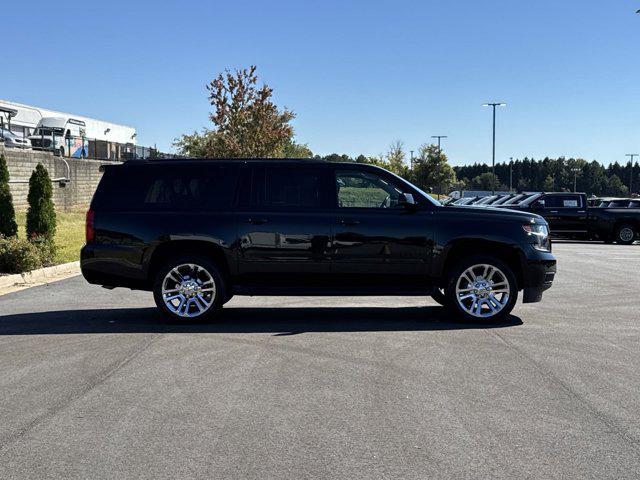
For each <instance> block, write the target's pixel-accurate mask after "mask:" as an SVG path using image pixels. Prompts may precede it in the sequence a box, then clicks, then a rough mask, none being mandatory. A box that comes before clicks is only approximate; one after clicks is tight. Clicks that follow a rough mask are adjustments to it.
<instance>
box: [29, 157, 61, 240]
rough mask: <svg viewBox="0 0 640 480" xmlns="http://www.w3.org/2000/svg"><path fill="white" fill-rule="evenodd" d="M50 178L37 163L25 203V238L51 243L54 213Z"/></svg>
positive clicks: (54, 228)
mask: <svg viewBox="0 0 640 480" xmlns="http://www.w3.org/2000/svg"><path fill="white" fill-rule="evenodd" d="M52 195H53V188H52V186H51V178H49V173H48V172H47V169H46V168H44V166H43V165H42V164H41V163H39V164H38V165H37V166H36V169H35V170H34V171H33V173H32V174H31V178H30V179H29V194H28V195H27V202H28V203H29V208H28V210H27V238H29V239H33V238H36V237H44V238H46V239H47V240H49V241H51V242H53V237H54V235H55V233H56V211H55V208H54V205H53V200H52V198H51V197H52Z"/></svg>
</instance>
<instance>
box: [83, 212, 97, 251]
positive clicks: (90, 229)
mask: <svg viewBox="0 0 640 480" xmlns="http://www.w3.org/2000/svg"><path fill="white" fill-rule="evenodd" d="M95 216H96V212H94V211H93V210H91V209H89V211H88V212H87V221H86V222H85V224H84V226H85V227H84V232H85V239H86V241H87V243H88V244H89V243H92V242H93V240H94V239H95V238H96V230H95V228H94V221H95Z"/></svg>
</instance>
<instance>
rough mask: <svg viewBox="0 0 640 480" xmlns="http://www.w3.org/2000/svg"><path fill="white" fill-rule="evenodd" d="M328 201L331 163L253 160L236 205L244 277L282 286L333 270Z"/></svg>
mask: <svg viewBox="0 0 640 480" xmlns="http://www.w3.org/2000/svg"><path fill="white" fill-rule="evenodd" d="M329 205H330V202H329V169H328V168H326V166H323V165H300V164H299V163H290V164H276V163H274V164H273V165H265V164H260V163H256V164H251V162H249V164H248V165H247V167H246V168H245V169H244V172H243V175H242V180H241V186H240V190H239V195H238V200H237V208H236V215H237V224H238V239H239V245H238V251H239V255H238V270H239V274H240V277H241V278H240V281H241V282H242V283H246V284H253V283H257V284H265V283H266V284H269V285H271V286H277V285H278V284H280V285H282V284H296V283H299V282H304V281H308V280H310V279H311V277H314V276H315V277H317V276H319V275H320V276H322V275H323V274H328V273H329V270H330V257H329V253H330V252H329V242H330V237H331V222H332V211H331V210H330V208H329Z"/></svg>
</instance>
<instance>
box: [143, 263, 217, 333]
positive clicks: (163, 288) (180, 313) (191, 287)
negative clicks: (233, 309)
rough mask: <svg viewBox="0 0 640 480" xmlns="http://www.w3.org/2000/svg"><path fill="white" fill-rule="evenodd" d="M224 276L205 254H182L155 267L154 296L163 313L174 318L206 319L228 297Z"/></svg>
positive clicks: (178, 319)
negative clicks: (158, 267) (203, 255)
mask: <svg viewBox="0 0 640 480" xmlns="http://www.w3.org/2000/svg"><path fill="white" fill-rule="evenodd" d="M227 297H228V296H227V289H226V285H225V282H224V278H223V276H222V275H221V274H220V271H219V270H218V268H217V267H216V265H215V264H214V263H213V262H212V261H211V260H210V259H208V258H207V257H200V256H192V255H189V256H181V257H175V258H173V259H170V260H168V261H166V262H165V263H164V264H163V265H162V267H160V269H159V270H158V272H157V274H156V277H155V282H154V285H153V298H154V300H155V302H156V306H157V307H158V309H159V310H160V311H161V312H162V314H163V315H164V316H165V317H166V318H167V319H170V320H174V321H180V322H185V321H207V320H210V319H211V318H213V317H214V316H215V314H216V313H218V311H219V310H220V309H221V308H222V305H223V304H224V303H225V299H227Z"/></svg>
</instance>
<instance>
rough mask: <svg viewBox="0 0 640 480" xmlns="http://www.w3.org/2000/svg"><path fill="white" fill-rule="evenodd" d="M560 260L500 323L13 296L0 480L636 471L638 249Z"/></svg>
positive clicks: (238, 303)
mask: <svg viewBox="0 0 640 480" xmlns="http://www.w3.org/2000/svg"><path fill="white" fill-rule="evenodd" d="M555 253H556V255H557V257H558V261H559V274H558V276H557V280H556V284H555V285H554V287H553V288H552V289H551V290H550V291H548V292H547V293H546V296H545V298H544V300H543V302H542V303H539V304H529V305H522V304H521V303H519V304H518V306H517V307H516V309H515V310H514V315H513V316H512V317H511V318H510V319H509V320H508V321H507V322H505V323H503V324H500V325H494V326H483V325H479V326H478V325H475V326H474V325H472V324H464V323H457V322H454V321H452V320H451V319H449V318H448V316H447V315H446V314H445V313H444V312H443V311H442V309H441V308H439V307H437V306H436V304H435V303H433V302H432V301H431V300H429V299H423V298H415V297H386V298H369V297H363V298H347V297H345V298H293V297H292V298H267V297H262V298H244V297H238V298H235V299H233V300H232V301H231V302H230V303H229V304H228V305H227V306H226V307H225V310H224V313H223V314H222V315H221V317H220V318H219V320H218V321H217V322H216V323H212V324H208V325H169V324H166V323H163V322H162V321H161V320H160V319H159V317H158V314H157V313H156V311H155V308H154V307H153V301H152V299H151V296H150V295H149V294H147V293H144V292H130V291H128V290H124V289H116V290H112V291H108V290H104V289H101V288H99V287H96V286H90V285H88V284H86V283H85V282H84V281H83V280H82V278H80V277H76V278H72V279H69V280H64V281H60V282H57V283H54V284H51V285H48V286H43V287H35V288H32V289H28V290H23V291H21V292H16V293H12V294H9V295H6V296H3V297H0V405H1V406H2V408H1V409H0V478H3V479H9V478H154V479H157V478H255V479H265V478H279V479H281V478H290V479H305V478H314V479H318V478H337V479H356V478H376V479H379V478H389V479H398V478H411V479H414V478H415V479H425V478H430V479H434V478H456V479H458V478H543V479H550V478H572V479H573V478H594V479H596V478H597V479H604V478H611V479H614V478H615V479H622V478H638V476H639V475H640V473H639V472H640V395H639V392H640V296H639V295H638V291H639V290H638V272H640V246H639V245H634V246H630V247H624V246H616V245H604V244H578V243H557V244H556V245H555Z"/></svg>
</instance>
